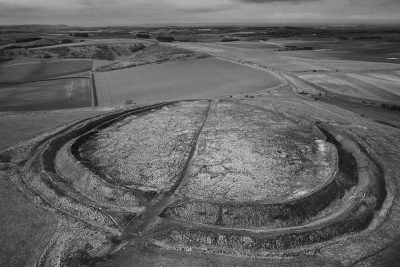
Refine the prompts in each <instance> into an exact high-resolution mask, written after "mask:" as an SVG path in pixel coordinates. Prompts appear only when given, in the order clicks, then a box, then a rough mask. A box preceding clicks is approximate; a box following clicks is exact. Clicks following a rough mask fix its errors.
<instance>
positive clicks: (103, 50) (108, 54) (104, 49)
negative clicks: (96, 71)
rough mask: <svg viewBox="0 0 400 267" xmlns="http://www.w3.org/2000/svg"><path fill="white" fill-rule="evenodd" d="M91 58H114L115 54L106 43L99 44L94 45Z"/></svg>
mask: <svg viewBox="0 0 400 267" xmlns="http://www.w3.org/2000/svg"><path fill="white" fill-rule="evenodd" d="M92 58H95V59H100V60H114V59H115V55H114V53H113V51H112V50H111V49H110V47H108V46H107V45H99V46H97V47H96V52H95V53H94V54H93V56H92Z"/></svg>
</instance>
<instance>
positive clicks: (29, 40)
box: [15, 37, 42, 43]
mask: <svg viewBox="0 0 400 267" xmlns="http://www.w3.org/2000/svg"><path fill="white" fill-rule="evenodd" d="M39 40H42V38H40V37H31V38H24V39H18V40H15V42H16V43H27V42H33V41H39Z"/></svg>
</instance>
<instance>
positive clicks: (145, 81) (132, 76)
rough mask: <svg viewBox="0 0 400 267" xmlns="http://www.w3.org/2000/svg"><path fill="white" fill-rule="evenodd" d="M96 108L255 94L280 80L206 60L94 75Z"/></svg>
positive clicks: (220, 62)
mask: <svg viewBox="0 0 400 267" xmlns="http://www.w3.org/2000/svg"><path fill="white" fill-rule="evenodd" d="M95 77H96V88H97V97H98V101H99V105H101V106H112V105H122V104H124V103H126V102H127V101H128V100H130V101H133V102H136V103H140V102H147V101H166V100H178V99H195V98H198V99H201V98H212V97H218V96H225V95H232V94H238V93H242V92H255V91H259V90H261V89H266V88H269V87H273V86H277V85H279V84H280V81H279V80H278V79H276V78H275V77H273V76H271V75H269V74H268V73H267V72H264V71H261V70H256V69H252V68H249V67H245V66H242V65H239V64H235V63H231V62H227V61H223V60H219V59H215V58H209V59H199V60H190V61H183V62H168V63H163V64H159V65H146V66H141V67H136V68H131V69H124V70H117V71H110V72H103V73H96V76H95Z"/></svg>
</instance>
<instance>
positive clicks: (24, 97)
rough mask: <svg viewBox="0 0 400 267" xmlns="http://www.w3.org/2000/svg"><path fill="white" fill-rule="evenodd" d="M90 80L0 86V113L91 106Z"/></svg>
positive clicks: (63, 80) (79, 79)
mask: <svg viewBox="0 0 400 267" xmlns="http://www.w3.org/2000/svg"><path fill="white" fill-rule="evenodd" d="M90 91H91V79H87V78H77V79H60V80H52V81H41V82H32V83H24V84H16V85H2V86H0V111H34V110H51V109H65V108H79V107H89V106H91V92H90Z"/></svg>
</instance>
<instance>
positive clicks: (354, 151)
mask: <svg viewBox="0 0 400 267" xmlns="http://www.w3.org/2000/svg"><path fill="white" fill-rule="evenodd" d="M317 126H318V128H319V129H320V130H321V131H322V132H323V133H324V134H325V135H326V136H327V139H328V140H331V141H332V142H333V143H334V144H335V145H336V146H337V147H338V150H339V151H342V152H341V154H342V155H346V154H343V153H345V151H346V152H348V153H349V154H350V155H347V156H346V157H344V158H343V159H341V162H342V164H343V163H344V162H346V160H348V159H349V158H351V157H352V158H354V161H355V164H354V162H351V161H350V163H349V164H345V167H346V168H344V171H345V173H347V174H349V173H351V172H352V171H353V170H352V168H355V171H356V173H357V178H354V177H353V180H352V181H351V179H350V181H346V177H345V176H343V177H342V178H343V179H344V180H342V181H341V182H339V184H340V185H341V186H342V187H346V185H347V186H348V185H351V184H352V183H354V181H357V185H356V186H355V188H354V189H352V190H351V195H350V197H348V198H346V199H345V201H344V203H341V206H340V207H339V208H338V209H337V210H335V211H334V212H331V213H328V214H325V215H324V216H322V217H321V218H317V219H315V220H310V221H309V222H306V223H304V224H302V225H297V226H292V227H281V228H279V227H278V228H274V229H264V228H259V229H250V228H249V227H247V228H246V227H242V228H240V229H237V228H232V227H228V226H223V225H218V224H217V225H207V224H202V223H193V222H192V223H187V222H179V221H173V220H169V219H167V220H165V221H164V223H165V224H166V225H168V227H167V229H168V230H164V231H161V232H160V233H159V234H156V235H155V236H154V237H153V239H152V242H150V244H153V245H155V246H157V247H163V248H167V249H179V250H199V251H205V250H207V251H213V252H215V251H225V252H224V253H235V252H232V249H241V250H242V249H243V250H246V249H251V250H256V251H265V250H282V249H293V248H297V247H300V246H304V245H312V244H315V243H319V242H323V241H327V240H330V239H332V238H335V237H337V236H341V235H344V234H346V233H351V232H359V231H362V230H363V229H365V228H366V227H367V226H368V225H369V223H370V222H371V220H372V219H373V217H374V214H375V213H376V212H377V211H378V210H379V209H380V207H381V204H382V202H383V201H384V199H385V197H386V190H385V185H384V178H383V174H382V171H381V169H380V167H379V166H378V165H377V164H376V163H375V162H374V161H373V160H372V159H371V158H370V157H369V156H368V154H367V153H366V151H365V150H364V149H363V148H362V147H361V146H360V145H359V144H358V143H357V142H356V141H354V140H353V139H352V138H351V137H350V136H349V135H347V134H344V133H341V132H339V131H338V130H336V129H335V128H333V127H332V126H330V125H327V124H321V123H319V124H317ZM245 215H247V214H245ZM226 251H230V252H226Z"/></svg>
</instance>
